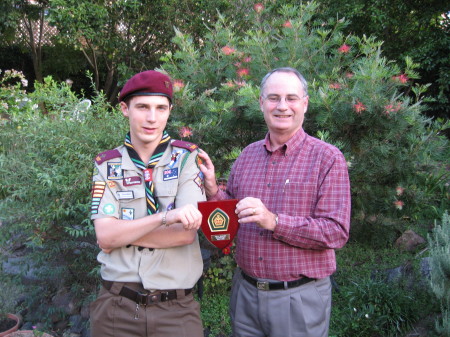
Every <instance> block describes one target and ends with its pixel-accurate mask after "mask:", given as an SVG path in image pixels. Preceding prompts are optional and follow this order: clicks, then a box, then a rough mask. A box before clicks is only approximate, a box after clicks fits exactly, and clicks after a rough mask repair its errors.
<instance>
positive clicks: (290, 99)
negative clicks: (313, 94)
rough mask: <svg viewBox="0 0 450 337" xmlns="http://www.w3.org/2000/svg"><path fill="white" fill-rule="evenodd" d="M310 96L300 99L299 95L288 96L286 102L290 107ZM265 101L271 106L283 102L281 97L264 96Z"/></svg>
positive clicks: (285, 98)
mask: <svg viewBox="0 0 450 337" xmlns="http://www.w3.org/2000/svg"><path fill="white" fill-rule="evenodd" d="M306 96H308V95H305V96H303V97H298V96H297V95H287V96H286V97H284V101H285V102H286V104H288V105H296V104H298V103H300V101H301V100H302V99H303V98H305V97H306ZM262 98H263V99H265V100H267V101H268V102H269V103H270V104H279V103H280V102H281V96H278V95H268V96H266V97H264V96H262Z"/></svg>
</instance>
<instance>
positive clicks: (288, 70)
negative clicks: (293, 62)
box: [259, 67, 308, 96]
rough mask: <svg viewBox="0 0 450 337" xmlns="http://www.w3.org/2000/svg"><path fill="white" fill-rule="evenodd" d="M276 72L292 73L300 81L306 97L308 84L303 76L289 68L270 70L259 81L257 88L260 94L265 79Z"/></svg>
mask: <svg viewBox="0 0 450 337" xmlns="http://www.w3.org/2000/svg"><path fill="white" fill-rule="evenodd" d="M278 72H280V73H292V74H294V75H295V76H297V77H298V79H299V80H300V83H301V84H302V88H303V92H304V93H305V95H306V96H308V82H306V80H305V78H304V77H303V75H302V74H300V72H299V71H298V70H297V69H295V68H291V67H283V68H276V69H273V70H271V71H270V72H269V73H267V75H266V76H264V77H263V79H262V81H261V85H260V87H259V90H260V92H261V94H262V92H263V90H264V86H265V85H266V82H267V79H268V78H269V77H270V75H272V74H273V73H278Z"/></svg>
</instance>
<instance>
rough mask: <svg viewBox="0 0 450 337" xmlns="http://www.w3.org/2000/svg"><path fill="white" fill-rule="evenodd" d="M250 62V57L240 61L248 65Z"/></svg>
mask: <svg viewBox="0 0 450 337" xmlns="http://www.w3.org/2000/svg"><path fill="white" fill-rule="evenodd" d="M251 61H252V57H251V56H247V57H244V59H243V60H242V62H244V63H249V62H251Z"/></svg>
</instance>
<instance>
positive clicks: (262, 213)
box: [236, 197, 276, 231]
mask: <svg viewBox="0 0 450 337" xmlns="http://www.w3.org/2000/svg"><path fill="white" fill-rule="evenodd" d="M236 214H237V215H238V217H239V223H241V224H243V223H249V222H256V223H257V224H258V225H259V226H260V227H261V228H264V229H268V230H271V231H274V230H275V227H276V220H275V219H276V214H274V213H272V212H270V211H269V210H268V209H267V208H266V206H265V205H264V204H263V202H262V201H261V200H260V199H257V198H251V197H247V198H244V199H242V200H240V201H239V202H238V203H237V205H236Z"/></svg>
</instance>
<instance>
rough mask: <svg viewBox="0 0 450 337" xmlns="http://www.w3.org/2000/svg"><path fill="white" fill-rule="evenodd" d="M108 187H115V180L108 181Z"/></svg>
mask: <svg viewBox="0 0 450 337" xmlns="http://www.w3.org/2000/svg"><path fill="white" fill-rule="evenodd" d="M108 187H109V188H114V187H116V182H115V181H108Z"/></svg>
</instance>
